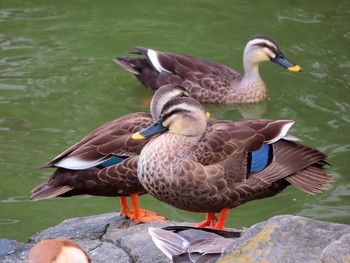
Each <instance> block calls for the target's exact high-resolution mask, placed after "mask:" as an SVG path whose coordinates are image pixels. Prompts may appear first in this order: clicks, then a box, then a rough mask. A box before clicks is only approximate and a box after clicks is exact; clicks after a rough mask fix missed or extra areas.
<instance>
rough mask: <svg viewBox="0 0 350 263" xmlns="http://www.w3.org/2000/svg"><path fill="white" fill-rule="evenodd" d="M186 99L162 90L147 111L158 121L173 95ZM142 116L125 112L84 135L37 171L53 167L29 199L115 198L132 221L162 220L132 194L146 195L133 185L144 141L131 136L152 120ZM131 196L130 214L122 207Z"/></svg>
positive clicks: (181, 91)
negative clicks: (86, 196) (84, 195)
mask: <svg viewBox="0 0 350 263" xmlns="http://www.w3.org/2000/svg"><path fill="white" fill-rule="evenodd" d="M176 96H189V94H188V92H187V91H186V90H185V89H183V88H182V87H173V86H172V85H168V86H164V87H163V88H162V89H159V90H158V91H157V92H156V94H155V95H154V99H153V101H152V104H151V113H152V116H153V117H155V118H159V115H160V111H161V109H162V107H163V105H164V104H165V103H166V102H167V101H168V100H170V99H171V98H173V97H176ZM152 116H151V114H148V113H143V112H141V113H134V114H129V115H126V116H123V117H120V118H117V119H115V120H113V121H110V122H108V123H106V124H104V125H102V126H101V127H100V128H98V129H96V130H95V131H93V132H91V133H90V134H88V135H87V136H86V137H85V138H83V139H82V140H81V141H79V142H78V143H76V144H74V145H73V146H71V147H70V148H68V149H67V150H66V151H64V152H63V153H61V154H60V155H58V156H57V157H56V158H54V159H53V160H52V161H50V162H48V163H46V164H43V165H41V166H40V167H41V168H56V171H55V172H54V173H53V175H52V176H51V178H50V179H49V180H47V181H45V182H44V183H42V184H40V185H39V186H37V187H35V188H34V189H33V190H32V195H31V199H32V200H40V199H46V198H52V197H58V196H60V197H68V196H74V195H82V194H89V195H97V196H120V201H121V214H124V215H126V216H128V217H129V218H131V219H132V220H135V221H136V222H147V221H151V220H162V219H164V218H163V217H160V216H157V215H156V214H155V213H153V212H150V211H147V210H143V209H141V208H140V207H139V205H138V195H141V194H145V193H146V191H145V190H144V188H143V187H142V185H141V184H140V183H139V181H138V177H137V163H138V158H139V153H140V152H141V150H142V148H143V147H144V145H145V144H146V143H147V140H146V141H135V140H132V139H131V135H132V134H133V133H135V132H137V131H139V130H140V129H142V128H146V127H147V126H149V125H151V124H152V123H153V122H154V118H153V117H152ZM127 196H131V200H132V205H133V208H134V210H131V209H130V208H129V205H128V201H127V198H126V197H127Z"/></svg>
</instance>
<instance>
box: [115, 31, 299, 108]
mask: <svg viewBox="0 0 350 263" xmlns="http://www.w3.org/2000/svg"><path fill="white" fill-rule="evenodd" d="M132 53H134V54H139V55H143V56H144V58H134V57H118V58H116V59H115V60H114V61H115V62H116V63H117V64H119V65H120V66H122V67H123V68H124V69H126V70H128V71H129V72H131V73H132V74H134V75H135V76H136V77H137V78H138V80H139V81H140V82H141V83H142V84H143V85H144V86H146V87H151V88H153V89H158V88H159V87H160V86H162V85H165V84H169V83H173V84H180V85H182V86H183V87H184V88H186V89H187V90H188V91H189V92H190V94H191V96H192V97H193V98H195V99H197V100H198V101H199V102H200V103H214V104H232V103H254V102H260V101H263V100H265V99H267V97H268V91H267V89H266V86H265V84H264V82H263V80H262V79H261V77H260V74H259V64H260V63H261V62H264V61H272V62H275V63H277V64H278V65H281V66H282V67H284V68H287V69H288V70H290V71H293V72H299V71H301V68H300V66H298V65H296V64H294V63H293V62H291V61H289V60H288V59H287V58H286V57H285V56H284V55H283V54H282V52H281V51H280V49H279V48H278V46H277V43H276V42H275V41H274V40H273V39H272V38H270V37H268V36H264V35H256V36H254V37H252V38H251V39H250V40H249V41H248V43H247V45H246V46H245V49H244V53H243V66H244V75H243V76H242V75H241V74H239V73H238V72H237V71H235V70H233V69H230V68H228V67H226V66H224V65H220V64H216V63H214V62H210V61H207V60H204V59H201V58H196V57H192V56H188V55H181V54H175V53H169V52H160V51H156V50H153V49H149V48H144V47H135V51H134V52H132Z"/></svg>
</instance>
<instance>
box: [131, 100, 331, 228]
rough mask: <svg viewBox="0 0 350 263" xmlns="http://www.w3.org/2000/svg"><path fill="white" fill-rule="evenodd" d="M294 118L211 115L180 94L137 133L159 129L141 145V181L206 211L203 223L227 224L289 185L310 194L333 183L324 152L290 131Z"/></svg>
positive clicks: (181, 204) (182, 205) (186, 206)
mask: <svg viewBox="0 0 350 263" xmlns="http://www.w3.org/2000/svg"><path fill="white" fill-rule="evenodd" d="M293 123H294V121H290V120H254V119H243V120H238V121H220V120H215V119H208V118H206V115H205V112H204V109H203V107H202V106H201V104H200V103H199V102H198V101H196V100H194V99H193V98H190V97H183V98H174V99H172V100H170V101H168V102H167V103H166V104H165V105H164V107H163V110H162V114H161V117H160V118H159V119H158V121H157V122H155V123H154V124H153V125H151V126H150V127H149V128H146V129H144V130H142V131H141V132H137V133H135V134H134V135H133V139H135V140H137V139H144V138H148V137H150V136H153V135H155V134H159V135H158V136H156V137H153V138H152V139H151V140H150V141H149V142H148V143H147V144H146V145H145V146H144V147H143V149H142V151H141V154H140V157H139V163H138V177H139V180H140V182H141V183H142V185H143V186H144V188H145V189H146V190H147V192H148V193H150V194H151V195H153V196H154V197H156V198H158V199H159V200H161V201H163V202H165V203H168V204H170V205H172V206H175V207H177V208H179V209H183V210H187V211H191V212H203V213H207V214H206V220H205V221H203V222H202V223H199V224H198V225H197V226H201V227H204V226H209V227H212V228H216V229H223V228H224V224H225V220H226V218H227V216H228V213H229V210H230V209H231V208H234V207H236V206H239V205H241V204H243V203H245V202H248V201H251V200H255V199H260V198H265V197H269V196H273V195H276V194H277V193H279V192H281V191H282V190H283V189H284V188H286V187H287V186H288V185H290V184H292V185H294V186H295V187H297V188H299V189H300V190H302V191H304V192H307V193H311V194H314V193H317V192H319V191H321V190H324V189H327V188H328V186H329V183H330V182H331V181H332V179H331V177H330V175H329V174H328V173H327V172H326V171H325V169H324V166H325V164H326V162H325V159H326V155H325V154H323V153H322V152H320V151H318V150H316V149H314V148H311V147H309V146H307V145H303V144H301V143H299V142H297V138H296V137H294V136H291V135H288V134H287V132H288V130H289V128H290V127H291V126H292V125H293ZM215 213H220V217H219V218H218V219H217V218H216V215H215ZM216 220H217V222H216Z"/></svg>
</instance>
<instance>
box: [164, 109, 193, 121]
mask: <svg viewBox="0 0 350 263" xmlns="http://www.w3.org/2000/svg"><path fill="white" fill-rule="evenodd" d="M189 112H190V111H189V110H185V109H174V110H172V111H170V112H168V113H165V114H164V115H163V121H164V120H166V119H167V118H169V117H170V116H172V115H174V114H179V113H182V114H184V113H189Z"/></svg>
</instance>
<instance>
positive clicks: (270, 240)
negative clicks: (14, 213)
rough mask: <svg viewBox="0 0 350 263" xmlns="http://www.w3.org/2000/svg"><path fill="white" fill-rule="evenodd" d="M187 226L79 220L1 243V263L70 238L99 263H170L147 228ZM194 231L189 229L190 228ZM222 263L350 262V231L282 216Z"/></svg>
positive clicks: (107, 217) (242, 241) (115, 218)
mask: <svg viewBox="0 0 350 263" xmlns="http://www.w3.org/2000/svg"><path fill="white" fill-rule="evenodd" d="M167 225H186V224H185V223H177V222H151V223H146V224H140V225H136V224H135V223H133V222H130V221H129V220H127V219H124V218H122V217H120V216H119V214H117V213H109V214H102V215H97V216H89V217H83V218H73V219H68V220H65V221H63V222H62V223H60V224H58V225H57V226H54V227H50V228H48V229H46V230H44V231H42V232H40V233H38V234H36V235H34V236H32V237H31V238H30V239H29V241H28V243H25V244H24V243H18V242H16V241H13V240H7V239H0V262H4V263H12V262H16V263H21V262H26V260H27V256H28V253H29V250H30V249H31V247H32V246H33V245H34V244H35V243H37V242H38V241H40V240H42V239H49V238H57V237H67V238H70V239H72V240H74V241H76V242H77V243H79V244H80V245H81V246H82V247H83V248H84V249H85V250H86V251H87V252H88V253H89V255H90V256H91V258H92V261H93V262H94V263H99V262H125V263H129V262H130V263H131V262H133V263H134V262H145V263H146V262H170V260H169V259H168V258H167V257H166V256H165V255H163V254H162V252H160V251H159V250H158V248H157V247H156V246H155V245H154V244H153V242H152V240H151V238H150V236H149V234H148V232H147V228H148V227H149V226H153V227H164V226H167ZM187 225H188V224H187ZM219 261H220V262H284V263H287V262H350V225H344V224H336V223H330V222H321V221H315V220H311V219H307V218H304V217H298V216H276V217H273V218H271V219H269V220H267V221H265V222H262V223H259V224H256V225H253V226H251V227H250V228H248V229H245V230H244V231H243V232H242V237H241V238H237V239H236V240H234V241H233V242H232V244H231V245H230V246H229V247H228V248H227V249H226V250H225V252H224V254H223V255H222V257H221V259H220V260H219Z"/></svg>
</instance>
